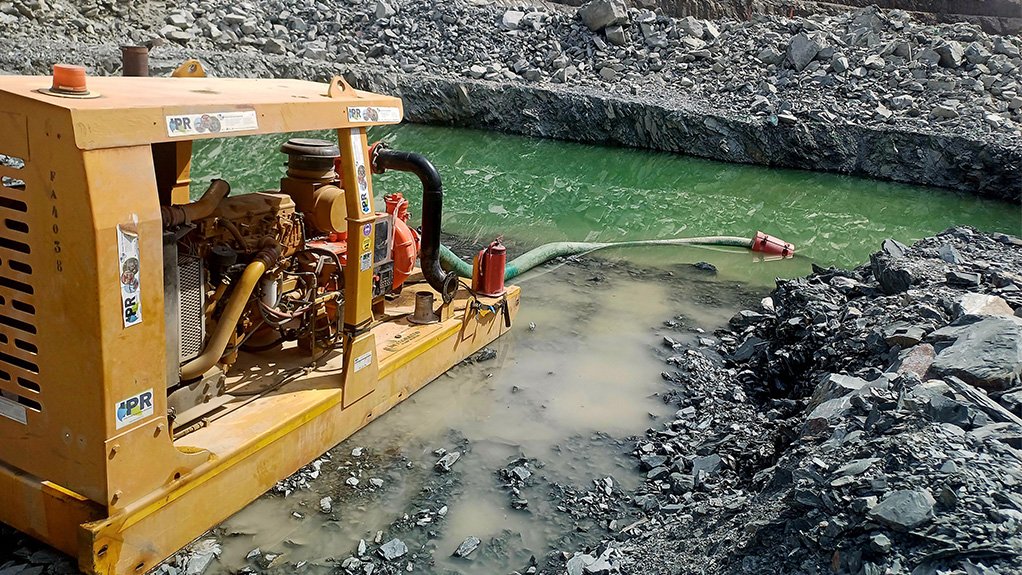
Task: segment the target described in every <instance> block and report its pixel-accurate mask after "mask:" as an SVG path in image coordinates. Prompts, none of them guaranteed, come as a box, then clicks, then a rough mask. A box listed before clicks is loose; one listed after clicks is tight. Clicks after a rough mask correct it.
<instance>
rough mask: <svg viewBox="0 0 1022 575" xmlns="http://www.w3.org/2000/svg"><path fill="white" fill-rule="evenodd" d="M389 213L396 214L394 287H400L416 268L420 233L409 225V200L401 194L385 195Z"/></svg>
mask: <svg viewBox="0 0 1022 575" xmlns="http://www.w3.org/2000/svg"><path fill="white" fill-rule="evenodd" d="M383 202H384V203H385V204H386V205H387V213H388V214H390V215H392V216H394V253H393V257H394V289H395V290H397V289H399V288H400V287H401V286H402V285H403V284H404V283H405V280H406V279H408V276H410V275H411V274H412V270H413V269H415V259H416V258H417V257H419V234H417V233H415V230H413V229H412V228H411V226H409V225H408V223H407V222H408V200H406V199H405V197H404V196H403V195H401V194H390V195H387V196H384V197H383Z"/></svg>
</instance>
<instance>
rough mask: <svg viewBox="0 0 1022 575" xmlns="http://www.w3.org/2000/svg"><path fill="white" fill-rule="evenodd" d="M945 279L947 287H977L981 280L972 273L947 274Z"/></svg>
mask: <svg viewBox="0 0 1022 575" xmlns="http://www.w3.org/2000/svg"><path fill="white" fill-rule="evenodd" d="M945 277H946V279H947V283H948V284H949V285H953V286H964V287H974V286H978V285H979V284H980V280H981V279H982V278H981V277H980V275H979V274H977V273H972V272H948V273H947V275H946V276H945Z"/></svg>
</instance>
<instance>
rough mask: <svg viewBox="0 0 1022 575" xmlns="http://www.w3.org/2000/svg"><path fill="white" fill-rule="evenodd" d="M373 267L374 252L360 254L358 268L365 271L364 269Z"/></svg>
mask: <svg viewBox="0 0 1022 575" xmlns="http://www.w3.org/2000/svg"><path fill="white" fill-rule="evenodd" d="M371 267H373V253H372V252H366V253H364V254H362V255H360V256H358V269H359V271H363V272H364V271H366V270H367V269H369V268H371Z"/></svg>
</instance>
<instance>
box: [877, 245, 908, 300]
mask: <svg viewBox="0 0 1022 575" xmlns="http://www.w3.org/2000/svg"><path fill="white" fill-rule="evenodd" d="M869 259H870V264H871V266H872V269H873V277H875V278H876V280H877V283H879V284H880V290H881V291H883V292H884V293H885V294H887V295H894V294H899V293H902V292H905V291H908V288H909V287H911V286H912V282H913V281H915V277H914V276H913V275H912V272H910V271H909V270H908V269H907V268H905V267H904V266H903V265H901V264H900V263H898V262H896V261H895V260H894V259H893V258H891V257H890V256H887V255H884V254H880V253H876V254H873V255H871V256H870V258H869Z"/></svg>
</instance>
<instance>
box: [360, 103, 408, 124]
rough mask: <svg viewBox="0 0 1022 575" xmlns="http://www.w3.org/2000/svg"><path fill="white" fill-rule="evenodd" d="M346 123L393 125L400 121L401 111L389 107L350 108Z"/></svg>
mask: <svg viewBox="0 0 1022 575" xmlns="http://www.w3.org/2000/svg"><path fill="white" fill-rule="evenodd" d="M348 121H349V122H361V123H366V124H371V123H375V122H383V123H394V124H396V123H397V122H400V121H401V110H400V109H398V108H394V107H389V106H351V107H349V108H348Z"/></svg>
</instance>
